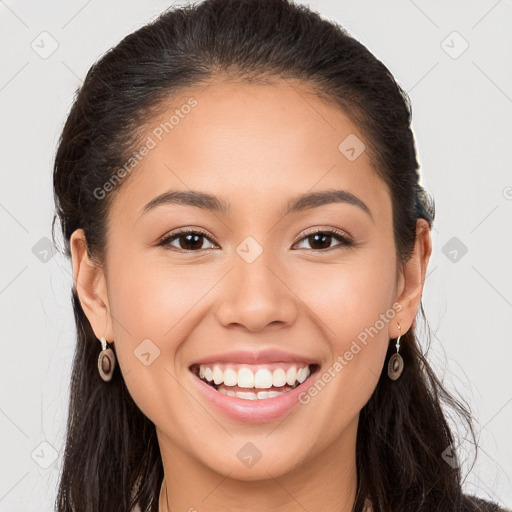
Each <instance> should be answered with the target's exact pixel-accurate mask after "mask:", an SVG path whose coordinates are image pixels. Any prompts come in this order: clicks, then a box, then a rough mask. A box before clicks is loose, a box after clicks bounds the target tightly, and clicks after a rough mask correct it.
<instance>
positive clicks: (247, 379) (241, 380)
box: [238, 368, 254, 388]
mask: <svg viewBox="0 0 512 512" xmlns="http://www.w3.org/2000/svg"><path fill="white" fill-rule="evenodd" d="M238 387H239V388H253V387H254V373H252V372H251V370H249V368H240V370H238Z"/></svg>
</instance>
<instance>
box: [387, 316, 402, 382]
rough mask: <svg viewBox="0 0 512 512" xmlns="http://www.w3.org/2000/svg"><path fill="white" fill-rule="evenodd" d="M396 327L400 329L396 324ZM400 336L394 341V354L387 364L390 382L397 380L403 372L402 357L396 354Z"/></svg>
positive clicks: (398, 349) (398, 348)
mask: <svg viewBox="0 0 512 512" xmlns="http://www.w3.org/2000/svg"><path fill="white" fill-rule="evenodd" d="M396 325H397V327H398V329H400V328H401V327H400V324H399V323H398V322H397V324H396ZM401 337H402V335H401V334H400V335H399V336H398V338H397V340H396V354H393V355H392V356H391V357H390V358H389V362H388V377H389V378H390V379H391V380H397V379H398V377H400V375H402V372H403V370H404V360H403V359H402V356H401V355H400V354H399V353H398V352H399V351H400V338H401Z"/></svg>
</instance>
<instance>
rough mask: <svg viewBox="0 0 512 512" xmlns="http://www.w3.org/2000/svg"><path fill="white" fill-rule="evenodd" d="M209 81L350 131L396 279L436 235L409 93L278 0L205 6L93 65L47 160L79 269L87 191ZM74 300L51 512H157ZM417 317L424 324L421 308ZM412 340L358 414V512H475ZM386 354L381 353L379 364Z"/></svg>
mask: <svg viewBox="0 0 512 512" xmlns="http://www.w3.org/2000/svg"><path fill="white" fill-rule="evenodd" d="M219 73H222V75H223V76H229V77H230V78H232V79H233V80H238V81H243V80H253V81H254V80H262V81H264V80H269V79H272V78H283V79H288V78H293V79H299V80H301V81H303V82H304V83H305V84H307V85H308V86H311V87H314V88H315V90H316V91H317V93H318V95H319V96H320V97H322V98H324V99H325V100H326V101H328V102H330V103H331V104H332V105H334V106H337V107H339V108H340V109H342V110H343V111H344V112H345V113H347V114H348V115H349V116H350V117H351V119H352V120H353V121H354V122H355V123H356V124H357V125H358V127H359V128H360V130H361V132H362V133H363V134H364V135H365V137H366V141H365V142H367V148H368V151H369V154H370V156H371V159H372V163H373V165H374V168H375V172H376V173H378V175H379V176H380V177H381V178H382V180H383V181H384V182H385V183H386V185H387V186H388V188H389V191H390V194H391V198H392V204H393V234H394V240H395V246H396V254H397V265H403V264H404V263H405V262H406V261H407V260H408V259H409V258H410V257H411V253H412V249H413V246H414V242H415V238H416V220H417V219H418V218H424V219H426V220H427V221H428V222H429V224H430V225H431V226H432V223H433V221H434V203H433V201H432V198H431V197H430V196H429V195H428V194H427V193H426V192H425V190H424V189H423V187H422V186H421V185H420V184H419V173H418V168H419V165H418V162H417V159H416V151H415V144H414V138H413V134H412V132H411V128H410V122H411V108H410V103H409V99H408V97H407V94H406V93H405V92H404V91H403V90H402V89H401V87H400V86H399V85H398V84H397V83H396V81H395V80H394V78H393V76H392V75H391V73H390V72H389V70H388V69H387V68H386V67H385V66H384V64H383V63H382V62H380V61H379V60H378V59H377V58H376V57H375V56H374V55H372V53H370V51H368V49H367V48H366V47H365V46H363V45H362V44H361V43H359V42H358V41H356V40H355V39H354V38H352V37H351V36H350V35H349V34H348V33H347V32H346V31H345V30H344V29H343V28H342V27H341V26H339V25H337V24H336V23H334V22H330V21H327V20H324V19H322V18H321V17H320V16H319V15H318V14H317V13H315V12H312V11H311V10H310V9H308V8H306V7H305V6H299V5H295V4H293V3H291V2H290V1H288V0H265V1H256V0H253V1H251V0H237V1H235V0H206V1H205V2H203V3H201V4H199V5H189V6H184V7H180V8H172V9H170V10H168V11H166V12H164V13H163V14H162V15H160V17H158V18H157V19H156V20H154V21H152V22H151V23H149V24H147V25H146V26H144V27H142V28H140V29H139V30H137V31H135V32H134V33H132V34H130V35H128V36H127V37H125V38H124V39H123V40H122V41H121V42H120V43H119V44H117V45H116V46H115V47H114V48H112V49H110V50H109V51H108V52H106V53H105V54H104V55H103V56H102V57H101V58H100V59H99V60H98V61H97V62H96V63H95V64H94V65H93V66H92V67H91V69H90V70H89V72H88V74H87V76H86V78H85V80H84V83H83V85H82V86H81V87H80V89H79V91H78V92H77V95H76V97H75V100H74V104H73V106H72V108H71V111H70V113H69V116H68V118H67V120H66V123H65V126H64V129H63V131H62V135H61V138H60V141H59V145H58V149H57V153H56V158H55V166H54V176H53V180H54V193H55V203H56V216H55V217H54V220H53V225H52V228H53V229H55V221H56V218H57V216H58V218H59V221H60V225H61V229H62V233H63V239H64V244H65V253H66V255H67V256H68V257H69V256H70V250H69V240H70V236H71V234H72V233H73V231H75V230H76V229H78V228H82V229H83V230H84V231H85V235H86V238H87V243H88V252H89V255H90V257H92V258H93V259H94V260H96V261H97V262H98V263H101V262H102V261H104V256H105V254H104V248H105V247H106V245H107V244H106V230H105V227H106V226H105V222H106V215H107V212H108V209H109V207H110V205H111V203H112V200H113V198H114V197H115V192H114V193H110V194H108V195H107V196H106V197H105V198H103V199H102V200H98V194H97V193H95V191H97V190H99V189H101V188H102V187H103V185H104V184H105V183H106V182H107V181H109V179H111V178H112V176H114V174H115V173H116V172H118V170H119V168H120V167H121V166H122V165H123V163H124V162H126V160H127V158H128V156H129V155H130V154H131V153H132V152H133V150H134V148H136V147H138V144H139V143H140V140H139V138H140V134H141V133H142V130H141V127H143V126H144V123H145V122H147V121H148V120H149V119H151V116H152V115H153V114H154V113H155V112H156V111H157V109H158V107H159V105H161V104H162V102H163V101H164V100H166V99H168V98H169V97H170V96H171V95H172V94H175V93H178V92H180V91H183V90H186V88H187V87H188V86H192V85H196V84H199V83H201V82H206V81H214V80H215V78H216V76H218V75H219ZM122 186H123V183H122V182H121V183H120V184H119V185H118V186H117V189H116V190H118V189H119V187H122ZM72 300H73V307H74V312H75V319H76V325H77V345H76V352H75V357H74V361H73V369H72V382H71V398H70V405H69V418H68V424H67V439H66V447H65V454H64V465H63V470H62V477H61V480H60V486H59V492H58V497H57V501H56V507H57V510H58V511H59V512H70V511H74V512H98V511H109V512H126V511H129V510H131V509H132V508H133V507H134V505H135V504H136V503H138V504H139V505H140V507H141V510H142V512H149V511H156V510H157V505H158V494H159V488H160V485H161V482H162V478H163V467H162V462H161V456H160V452H159V447H158V443H157V438H156V433H155V426H154V424H153V423H152V422H151V421H150V420H149V419H148V418H147V417H145V416H144V415H143V414H142V412H141V411H140V410H139V408H138V407H137V406H136V405H135V403H134V401H133V400H132V398H131V396H130V394H129V392H128V390H127V388H126V385H125V382H124V380H123V376H122V374H121V373H120V371H119V368H118V367H116V369H115V372H114V375H113V379H112V380H111V381H110V382H108V383H105V382H104V381H102V380H101V378H100V377H99V375H98V372H97V368H96V364H97V357H98V352H99V349H100V346H99V342H98V340H97V338H96V337H95V335H94V332H93V330H92V328H91V326H90V324H89V321H88V320H87V317H86V316H85V314H84V312H83V311H82V308H81V306H80V302H79V300H78V296H77V293H76V289H75V288H73V290H72ZM420 314H421V315H422V317H423V319H424V320H425V314H424V311H423V306H422V305H421V304H420ZM418 316H419V315H418ZM417 319H418V317H417V318H416V320H417ZM425 323H426V322H425ZM426 325H427V327H428V323H426ZM417 331H418V326H417V322H416V321H415V323H414V325H413V328H411V329H410V330H409V331H408V332H407V333H406V334H405V336H403V337H402V344H401V346H402V348H401V355H402V357H403V359H404V362H405V370H404V373H403V375H402V376H401V378H400V379H399V380H397V381H391V380H390V379H388V378H387V375H386V373H385V371H384V370H383V373H382V375H381V377H380V380H379V382H378V384H377V387H376V389H375V392H374V393H373V395H372V397H371V398H370V400H369V401H368V403H367V404H366V405H365V406H364V407H363V409H362V410H361V413H360V421H359V430H358V435H357V448H356V449H357V473H358V493H357V498H356V503H355V505H354V509H353V510H354V512H361V510H362V509H363V503H364V500H365V498H366V497H369V498H370V500H371V501H372V503H373V507H374V511H375V512H391V511H392V512H406V511H412V510H414V511H416V512H423V511H425V512H427V511H428V512H430V511H434V510H435V511H438V512H443V511H446V512H454V511H463V510H464V511H465V510H473V508H471V507H470V505H469V501H466V499H465V498H464V495H463V493H462V490H461V475H460V469H459V464H458V463H457V462H456V455H454V457H453V458H452V459H451V460H452V463H448V462H447V461H446V460H445V458H444V457H443V453H445V451H446V450H447V449H450V447H453V446H454V441H455V440H454V437H453V435H452V432H451V430H450V427H449V425H448V422H447V419H446V417H445V414H444V413H443V406H446V407H448V408H450V409H451V410H452V411H453V412H455V414H456V415H458V416H459V417H460V418H461V419H462V421H463V422H465V424H467V425H468V428H469V432H470V433H471V435H472V436H473V439H474V433H473V427H472V424H471V416H470V413H469V411H468V408H467V406H466V405H463V404H462V403H461V402H459V401H458V400H456V399H455V398H454V397H453V396H452V395H450V394H449V393H448V392H447V391H446V390H445V389H444V388H443V386H442V384H441V382H440V381H439V380H438V379H437V377H436V376H435V374H434V372H433V370H432V369H431V367H430V365H429V363H428V361H427V360H426V358H425V352H426V351H422V350H421V349H420V346H419V343H418V340H417V335H418V332H417ZM426 331H427V334H429V331H428V329H426ZM427 339H428V338H427ZM393 350H394V343H393V340H390V345H389V350H388V356H389V355H391V353H392V351H393ZM453 461H455V463H453Z"/></svg>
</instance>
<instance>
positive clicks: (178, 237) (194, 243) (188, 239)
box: [158, 230, 215, 252]
mask: <svg viewBox="0 0 512 512" xmlns="http://www.w3.org/2000/svg"><path fill="white" fill-rule="evenodd" d="M204 240H210V238H209V237H207V236H206V234H205V233H203V232H201V231H192V230H183V231H178V232H176V233H173V234H170V235H168V236H166V237H164V238H163V239H162V240H161V241H160V242H159V243H158V245H159V246H164V247H166V248H169V249H176V250H178V251H179V250H182V251H196V252H197V251H198V250H201V249H204V248H205V247H203V244H204ZM175 241H177V246H176V245H173V243H174V242H175ZM210 242H211V240H210ZM212 245H213V246H215V244H213V243H212ZM209 248H211V247H206V249H209Z"/></svg>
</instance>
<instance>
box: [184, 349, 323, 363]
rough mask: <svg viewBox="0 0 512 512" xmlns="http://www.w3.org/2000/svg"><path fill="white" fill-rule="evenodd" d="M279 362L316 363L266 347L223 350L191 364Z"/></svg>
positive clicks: (303, 357) (306, 358)
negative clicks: (261, 348)
mask: <svg viewBox="0 0 512 512" xmlns="http://www.w3.org/2000/svg"><path fill="white" fill-rule="evenodd" d="M280 362H283V363H284V362H285V363H299V364H317V363H316V361H315V360H313V359H311V358H309V357H305V356H300V355H298V354H292V353H290V352H284V351H283V350H279V349H267V350H260V351H247V350H236V351H232V352H224V353H222V354H215V355H211V356H205V357H203V358H201V359H199V360H198V361H196V362H195V363H193V365H200V364H206V363H240V364H265V363H280ZM193 365H192V366H193Z"/></svg>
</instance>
